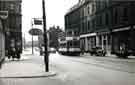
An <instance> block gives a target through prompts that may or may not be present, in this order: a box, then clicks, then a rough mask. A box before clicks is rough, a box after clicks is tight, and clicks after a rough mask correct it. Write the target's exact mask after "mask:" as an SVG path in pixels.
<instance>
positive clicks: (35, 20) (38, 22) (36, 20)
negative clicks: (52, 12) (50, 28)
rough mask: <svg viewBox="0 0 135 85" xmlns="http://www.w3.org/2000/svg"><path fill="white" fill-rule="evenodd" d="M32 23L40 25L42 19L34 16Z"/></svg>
mask: <svg viewBox="0 0 135 85" xmlns="http://www.w3.org/2000/svg"><path fill="white" fill-rule="evenodd" d="M34 25H42V20H40V19H37V18H34Z"/></svg>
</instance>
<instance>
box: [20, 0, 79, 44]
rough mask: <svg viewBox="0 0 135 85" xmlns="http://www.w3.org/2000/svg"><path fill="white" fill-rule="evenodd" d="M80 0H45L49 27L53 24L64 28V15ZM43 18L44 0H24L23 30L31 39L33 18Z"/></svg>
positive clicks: (27, 38)
mask: <svg viewBox="0 0 135 85" xmlns="http://www.w3.org/2000/svg"><path fill="white" fill-rule="evenodd" d="M77 2H78V0H45V3H46V4H45V5H46V19H47V20H46V22H47V29H48V28H49V27H50V26H53V25H56V26H57V25H59V26H60V27H62V28H64V15H65V13H66V12H67V11H68V9H69V8H70V7H72V6H73V5H75V4H76V3H77ZM37 17H39V18H42V0H22V30H23V33H25V36H27V37H26V40H28V41H30V40H31V38H30V35H29V34H28V31H29V30H30V29H31V19H32V18H37Z"/></svg>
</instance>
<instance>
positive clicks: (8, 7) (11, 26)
mask: <svg viewBox="0 0 135 85" xmlns="http://www.w3.org/2000/svg"><path fill="white" fill-rule="evenodd" d="M21 3H22V0H0V11H7V12H8V17H7V18H6V19H5V20H3V25H4V34H5V50H6V54H7V51H9V50H10V49H11V46H14V47H15V48H17V47H20V48H19V49H20V51H21V50H22V10H21Z"/></svg>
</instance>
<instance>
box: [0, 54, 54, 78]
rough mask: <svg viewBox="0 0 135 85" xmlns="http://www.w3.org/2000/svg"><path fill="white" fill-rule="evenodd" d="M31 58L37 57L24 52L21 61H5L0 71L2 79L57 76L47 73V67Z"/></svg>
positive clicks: (50, 72)
mask: <svg viewBox="0 0 135 85" xmlns="http://www.w3.org/2000/svg"><path fill="white" fill-rule="evenodd" d="M27 55H29V57H28V56H27ZM30 56H31V57H35V56H36V55H32V54H27V53H26V52H24V53H23V55H22V57H21V59H20V60H14V61H13V60H8V59H5V63H4V64H3V65H2V68H1V69H0V78H40V77H50V76H55V75H56V72H52V71H49V72H45V65H43V64H37V63H34V62H33V61H32V60H31V57H30Z"/></svg>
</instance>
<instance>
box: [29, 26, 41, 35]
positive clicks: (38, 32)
mask: <svg viewBox="0 0 135 85" xmlns="http://www.w3.org/2000/svg"><path fill="white" fill-rule="evenodd" d="M29 33H30V34H31V35H35V36H36V35H42V30H41V29H38V28H33V29H30V30H29Z"/></svg>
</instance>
